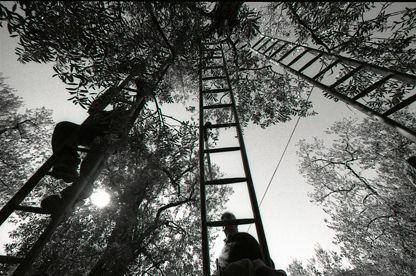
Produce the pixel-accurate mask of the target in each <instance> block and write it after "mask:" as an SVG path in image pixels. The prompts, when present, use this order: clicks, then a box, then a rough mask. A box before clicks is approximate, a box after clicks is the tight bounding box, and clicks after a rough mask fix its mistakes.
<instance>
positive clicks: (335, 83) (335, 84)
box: [330, 65, 364, 88]
mask: <svg viewBox="0 0 416 276" xmlns="http://www.w3.org/2000/svg"><path fill="white" fill-rule="evenodd" d="M363 67H364V66H363V65H360V66H357V67H355V68H354V69H352V70H351V71H350V72H348V73H347V74H345V75H344V76H342V77H341V78H339V79H338V80H337V81H336V82H334V83H333V84H331V86H330V87H331V88H334V87H337V86H338V85H339V84H341V83H343V82H344V81H346V80H347V79H349V78H350V77H352V76H353V75H354V74H355V73H357V72H358V71H360V70H361V69H363Z"/></svg>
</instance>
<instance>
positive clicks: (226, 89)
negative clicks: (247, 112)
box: [199, 41, 271, 276]
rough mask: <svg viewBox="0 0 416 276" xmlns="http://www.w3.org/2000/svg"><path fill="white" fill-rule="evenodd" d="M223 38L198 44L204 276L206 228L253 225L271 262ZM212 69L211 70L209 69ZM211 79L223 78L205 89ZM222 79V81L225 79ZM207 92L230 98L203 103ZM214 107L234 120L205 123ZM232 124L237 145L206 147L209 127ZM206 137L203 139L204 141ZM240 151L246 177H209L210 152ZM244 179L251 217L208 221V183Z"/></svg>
mask: <svg viewBox="0 0 416 276" xmlns="http://www.w3.org/2000/svg"><path fill="white" fill-rule="evenodd" d="M222 43H223V41H216V42H206V43H201V44H200V52H199V57H200V66H199V172H200V193H201V226H202V229H201V230H202V231H201V232H202V257H203V258H202V261H203V272H204V276H209V275H210V259H209V244H208V227H221V226H228V225H240V224H252V223H254V224H255V226H256V231H257V236H258V239H259V243H260V246H261V248H262V253H263V256H264V259H265V262H266V264H267V265H271V261H270V255H269V251H268V247H267V242H266V236H265V234H264V229H263V224H262V221H261V216H260V211H259V206H258V204H257V199H256V193H255V190H254V185H253V180H252V178H251V173H250V167H249V163H248V159H247V153H246V149H245V146H244V139H243V135H242V131H241V127H240V123H239V119H238V115H237V109H236V105H235V100H234V95H233V91H232V87H231V82H230V77H229V75H228V71H227V63H226V59H225V56H224V50H223V47H222ZM209 70H216V71H217V72H222V73H217V74H216V75H212V73H211V75H210V76H207V75H206V74H208V72H209ZM211 72H214V71H211ZM218 74H221V75H218ZM210 80H211V81H212V80H214V81H215V80H222V81H223V82H222V83H223V85H222V87H219V88H218V87H216V88H212V87H211V88H206V87H207V85H206V84H207V83H206V82H208V81H210ZM224 80H225V82H224ZM207 94H211V95H213V94H216V95H218V96H221V95H224V94H228V95H229V98H230V102H229V103H225V104H221V103H220V104H208V105H205V104H204V96H206V95H207ZM214 109H217V110H218V109H228V110H229V109H231V111H232V114H233V116H232V117H233V118H234V120H235V121H234V122H230V123H224V124H222V123H220V124H211V123H207V124H204V112H205V111H207V110H214ZM230 127H233V128H235V129H236V132H237V137H238V143H239V146H237V147H223V148H208V143H206V139H207V138H208V135H206V133H207V130H208V129H214V128H215V129H218V130H219V131H221V130H224V129H226V128H230ZM204 140H205V141H204ZM235 151H240V153H241V158H242V163H243V168H244V172H245V177H235V178H222V179H212V174H211V162H210V154H215V153H227V152H235ZM205 159H207V164H208V170H209V172H208V173H209V176H210V179H209V180H207V177H206V176H205V167H206V166H205ZM241 182H246V183H247V188H248V193H249V197H250V202H251V208H252V211H253V215H254V218H246V219H236V220H227V221H207V210H206V194H205V193H206V190H205V189H209V186H211V185H226V184H235V183H241Z"/></svg>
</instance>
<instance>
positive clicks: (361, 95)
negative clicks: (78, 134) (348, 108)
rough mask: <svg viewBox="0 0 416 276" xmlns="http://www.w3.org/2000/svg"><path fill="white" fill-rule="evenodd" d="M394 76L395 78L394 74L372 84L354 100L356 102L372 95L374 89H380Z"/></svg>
mask: <svg viewBox="0 0 416 276" xmlns="http://www.w3.org/2000/svg"><path fill="white" fill-rule="evenodd" d="M393 76H394V75H393V74H391V75H387V76H385V77H384V78H382V79H380V80H379V81H376V82H375V83H373V84H371V85H370V86H368V87H367V88H366V89H364V90H363V91H361V92H360V93H358V94H357V95H355V96H354V97H353V98H352V100H354V101H355V100H358V99H359V98H361V97H364V96H365V95H367V94H368V93H370V92H371V91H373V90H374V89H377V88H378V87H380V86H381V85H383V83H385V82H386V81H388V80H389V79H390V78H391V77H393Z"/></svg>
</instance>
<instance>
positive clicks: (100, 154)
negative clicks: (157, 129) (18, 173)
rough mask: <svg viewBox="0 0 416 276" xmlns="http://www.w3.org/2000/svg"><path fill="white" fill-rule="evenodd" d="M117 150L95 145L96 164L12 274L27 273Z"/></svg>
mask: <svg viewBox="0 0 416 276" xmlns="http://www.w3.org/2000/svg"><path fill="white" fill-rule="evenodd" d="M139 97H140V98H139V99H138V100H137V102H136V104H135V105H134V106H133V107H132V109H131V110H130V115H131V116H133V115H137V114H138V112H137V110H141V109H142V108H143V107H144V103H145V97H144V96H139ZM134 121H135V119H131V120H129V121H127V124H128V125H127V128H128V129H131V127H132V125H133V124H134ZM114 151H115V147H114V146H111V145H110V146H107V147H106V150H104V151H103V150H102V145H93V146H92V147H91V149H90V151H89V153H88V154H93V155H92V158H93V163H94V166H92V167H89V168H87V171H86V173H85V176H82V177H80V179H79V180H77V181H75V182H74V184H73V185H74V192H73V194H72V195H71V196H70V197H68V198H64V199H63V201H62V205H61V207H60V208H58V209H57V210H56V213H54V215H53V216H52V219H51V221H50V222H49V224H48V226H47V227H46V229H45V230H44V231H43V232H42V234H41V235H40V236H39V238H38V239H37V240H36V242H35V243H34V244H33V245H32V247H31V249H30V250H29V252H28V253H27V254H26V256H25V258H24V259H23V261H22V262H20V264H19V266H18V267H17V268H16V270H15V271H14V272H13V274H12V275H16V276H19V275H24V274H25V273H27V272H28V271H29V270H30V268H31V266H32V263H33V262H34V260H35V259H36V257H37V256H38V255H39V254H40V252H41V251H42V249H43V248H44V246H45V245H46V243H47V242H48V241H49V239H50V237H51V236H52V234H53V233H54V231H55V230H56V228H57V227H58V226H59V225H60V223H61V222H62V221H63V220H64V219H65V217H66V215H67V214H69V213H70V211H71V209H72V206H73V205H74V203H75V202H76V200H77V198H78V197H79V196H80V195H81V193H82V191H83V190H84V189H85V188H86V187H87V186H88V185H91V184H92V183H93V182H94V181H95V179H96V178H97V177H98V175H99V174H100V172H101V171H102V168H103V167H104V165H105V160H107V159H108V157H109V156H110V155H111V154H113V153H114Z"/></svg>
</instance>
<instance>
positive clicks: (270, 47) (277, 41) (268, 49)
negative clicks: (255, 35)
mask: <svg viewBox="0 0 416 276" xmlns="http://www.w3.org/2000/svg"><path fill="white" fill-rule="evenodd" d="M277 43H279V40H276V41H275V42H274V43H273V44H272V45H271V46H269V47H268V48H267V49H266V51H264V52H263V54H264V55H265V54H266V53H267V52H268V51H270V49H272V48H273V47H274V46H275V45H276V44H277Z"/></svg>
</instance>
